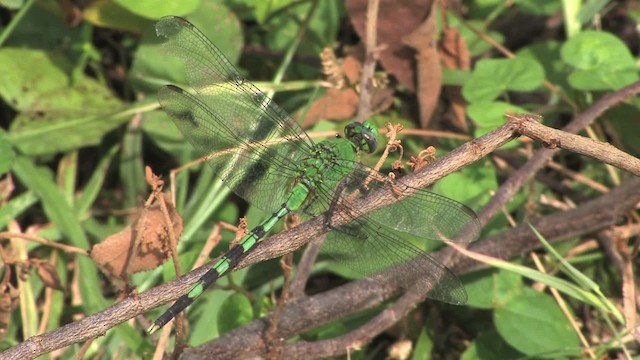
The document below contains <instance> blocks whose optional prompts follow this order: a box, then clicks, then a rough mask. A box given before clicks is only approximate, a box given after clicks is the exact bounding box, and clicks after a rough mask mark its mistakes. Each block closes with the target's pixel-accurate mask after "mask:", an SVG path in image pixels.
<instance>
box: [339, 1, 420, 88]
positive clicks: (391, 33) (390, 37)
mask: <svg viewBox="0 0 640 360" xmlns="http://www.w3.org/2000/svg"><path fill="white" fill-rule="evenodd" d="M431 3H432V0H402V1H398V0H381V1H380V8H379V11H378V13H379V15H378V21H377V26H376V29H377V30H378V35H377V38H378V44H379V45H382V44H385V45H386V46H387V47H388V48H387V50H386V51H383V52H381V53H380V63H381V64H382V65H383V66H384V68H385V69H386V70H387V71H388V72H389V73H390V74H392V75H393V76H395V78H396V79H397V80H398V82H400V84H402V85H403V86H404V87H405V88H407V89H408V90H410V91H414V89H415V82H414V79H415V76H414V67H413V59H414V55H413V51H412V50H411V49H409V48H408V47H407V46H405V44H404V43H403V42H402V39H403V38H404V37H405V36H407V35H409V34H410V33H411V32H413V31H414V30H415V28H416V27H418V25H420V23H422V22H423V20H424V19H425V17H426V16H427V14H428V13H429V9H430V8H431ZM346 8H347V13H348V15H349V19H350V20H351V24H353V27H354V28H355V30H356V32H357V33H358V35H359V36H360V38H362V39H364V38H365V23H366V12H367V0H347V2H346Z"/></svg>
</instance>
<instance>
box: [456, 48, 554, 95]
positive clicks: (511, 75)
mask: <svg viewBox="0 0 640 360" xmlns="http://www.w3.org/2000/svg"><path fill="white" fill-rule="evenodd" d="M544 76H545V75H544V68H543V67H542V66H541V65H540V64H539V63H538V62H537V61H535V60H534V59H531V58H519V57H517V58H515V59H486V60H480V61H478V63H477V64H476V67H475V69H474V70H473V72H472V73H471V78H470V79H469V81H467V83H466V84H465V85H464V87H463V88H462V95H463V96H464V97H465V99H467V101H469V102H471V103H473V102H480V101H491V100H493V99H495V98H496V97H497V96H499V95H500V94H502V93H504V92H506V91H531V90H535V89H536V88H538V87H539V86H540V85H542V82H543V81H544Z"/></svg>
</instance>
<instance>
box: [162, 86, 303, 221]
mask: <svg viewBox="0 0 640 360" xmlns="http://www.w3.org/2000/svg"><path fill="white" fill-rule="evenodd" d="M158 99H159V101H160V103H161V104H162V107H163V109H164V110H165V112H166V113H167V114H169V115H170V116H171V117H172V118H173V120H174V123H175V124H176V126H177V127H178V129H180V131H181V132H182V133H183V134H184V136H185V137H186V138H187V140H188V141H189V142H190V143H191V144H192V145H193V147H194V148H195V149H196V152H197V153H198V154H199V155H200V156H208V157H209V159H208V160H207V162H208V163H209V165H211V166H212V167H213V169H214V171H215V172H216V174H217V176H218V177H219V178H220V179H222V181H224V182H225V184H226V185H227V186H229V188H231V190H233V191H234V192H235V193H236V194H238V195H239V196H240V197H242V198H244V199H245V200H247V201H249V202H251V203H253V204H255V205H256V206H258V207H260V208H261V209H263V210H265V211H274V210H275V209H277V208H279V207H280V206H281V205H282V204H283V203H284V202H285V201H286V199H287V197H288V191H289V188H290V185H291V184H290V182H291V178H292V177H295V169H294V168H293V167H292V164H296V163H298V162H299V161H300V159H301V158H302V157H303V156H304V152H302V151H300V149H299V147H298V146H297V145H296V144H294V143H291V142H287V141H284V140H282V141H277V142H274V143H272V144H270V145H268V146H267V145H265V144H262V143H260V142H248V141H239V139H238V138H237V136H236V134H235V133H233V132H232V131H231V130H229V129H228V128H227V127H226V126H225V125H226V122H224V121H223V120H222V119H221V118H220V116H219V115H218V114H217V113H214V112H213V111H211V109H209V107H208V106H207V105H206V104H204V103H203V102H202V101H201V100H200V99H199V98H198V97H196V96H194V95H192V94H189V93H188V92H186V91H184V90H182V89H180V88H179V87H176V86H165V87H163V88H161V89H160V90H159V91H158Z"/></svg>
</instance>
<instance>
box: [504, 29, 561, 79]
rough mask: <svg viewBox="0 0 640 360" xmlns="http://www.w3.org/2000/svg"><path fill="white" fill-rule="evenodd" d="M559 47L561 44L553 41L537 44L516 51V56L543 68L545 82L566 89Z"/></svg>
mask: <svg viewBox="0 0 640 360" xmlns="http://www.w3.org/2000/svg"><path fill="white" fill-rule="evenodd" d="M560 46H561V43H560V42H558V41H554V40H549V41H542V42H537V43H534V44H531V45H529V46H527V47H524V48H522V49H520V50H518V52H517V53H516V55H517V56H518V57H522V58H531V59H534V60H535V61H537V62H538V63H540V65H542V67H543V68H544V73H545V76H546V79H547V80H549V81H551V82H552V83H554V84H556V85H560V86H563V87H567V74H566V65H565V63H564V62H563V61H562V60H560Z"/></svg>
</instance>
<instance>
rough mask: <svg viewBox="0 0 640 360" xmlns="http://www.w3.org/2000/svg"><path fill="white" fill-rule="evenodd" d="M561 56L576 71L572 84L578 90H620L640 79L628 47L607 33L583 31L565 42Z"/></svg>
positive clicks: (571, 75) (572, 74) (570, 75)
mask: <svg viewBox="0 0 640 360" xmlns="http://www.w3.org/2000/svg"><path fill="white" fill-rule="evenodd" d="M560 53H561V56H562V60H563V61H564V62H565V63H567V64H569V65H571V66H572V67H573V68H574V70H573V72H572V73H571V74H569V83H570V84H571V86H573V87H574V88H576V89H578V90H618V89H620V88H622V87H624V86H626V85H629V84H631V83H632V82H635V81H638V79H639V77H638V70H637V69H636V66H635V60H634V58H633V55H632V54H631V52H630V51H629V49H628V48H627V46H626V45H625V44H624V43H623V42H622V40H620V39H619V38H617V37H616V36H614V35H612V34H610V33H607V32H598V31H585V32H582V33H580V34H578V35H576V36H574V37H572V38H570V39H569V40H568V41H567V42H565V43H564V45H563V46H562V49H561V50H560Z"/></svg>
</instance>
